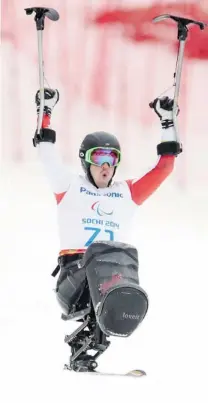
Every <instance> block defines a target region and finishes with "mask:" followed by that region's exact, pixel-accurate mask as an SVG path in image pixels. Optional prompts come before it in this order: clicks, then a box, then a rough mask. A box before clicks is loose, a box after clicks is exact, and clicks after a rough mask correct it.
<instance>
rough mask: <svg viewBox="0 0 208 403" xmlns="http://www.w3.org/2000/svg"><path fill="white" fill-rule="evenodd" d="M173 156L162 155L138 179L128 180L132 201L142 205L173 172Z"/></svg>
mask: <svg viewBox="0 0 208 403" xmlns="http://www.w3.org/2000/svg"><path fill="white" fill-rule="evenodd" d="M174 162H175V156H174V155H163V156H162V157H160V159H159V161H158V163H157V165H156V166H155V167H154V168H153V169H152V170H151V171H150V172H148V173H147V174H146V175H144V176H143V177H142V178H140V179H128V180H127V181H126V182H127V184H128V186H129V189H130V192H131V196H132V200H133V201H134V202H135V203H136V204H138V205H139V204H142V203H143V202H144V201H145V200H146V199H147V198H148V197H149V196H151V194H152V193H153V192H155V190H156V189H157V188H158V187H159V186H160V185H161V183H162V182H163V181H164V180H165V179H166V178H167V177H168V175H170V173H171V172H172V171H173V167H174Z"/></svg>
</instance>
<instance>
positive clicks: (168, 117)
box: [151, 97, 180, 129]
mask: <svg viewBox="0 0 208 403" xmlns="http://www.w3.org/2000/svg"><path fill="white" fill-rule="evenodd" d="M151 107H152V108H153V109H154V111H155V113H156V114H157V115H158V116H159V118H160V120H161V124H162V128H163V129H168V128H169V127H171V126H173V99H171V98H168V97H162V98H156V99H155V100H154V101H153V103H152V104H151ZM179 112H180V110H179V108H178V106H177V110H176V116H178V114H179Z"/></svg>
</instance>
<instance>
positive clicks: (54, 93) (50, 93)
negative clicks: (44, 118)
mask: <svg viewBox="0 0 208 403" xmlns="http://www.w3.org/2000/svg"><path fill="white" fill-rule="evenodd" d="M58 100H59V92H58V90H52V89H51V88H44V114H45V115H48V116H51V112H52V110H53V108H54V106H55V105H56V103H57V102H58ZM35 103H36V105H37V108H36V109H37V114H39V111H40V90H39V91H37V93H36V95H35Z"/></svg>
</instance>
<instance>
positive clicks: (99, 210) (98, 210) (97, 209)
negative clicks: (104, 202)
mask: <svg viewBox="0 0 208 403" xmlns="http://www.w3.org/2000/svg"><path fill="white" fill-rule="evenodd" d="M91 209H92V210H93V211H95V212H96V213H97V214H98V215H99V216H103V215H112V214H113V210H112V211H110V212H107V211H104V210H103V209H102V207H101V206H100V202H99V201H97V202H95V203H93V205H92V207H91Z"/></svg>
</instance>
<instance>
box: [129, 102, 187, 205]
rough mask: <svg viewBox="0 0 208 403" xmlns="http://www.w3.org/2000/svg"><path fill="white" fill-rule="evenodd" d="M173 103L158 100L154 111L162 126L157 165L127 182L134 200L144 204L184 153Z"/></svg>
mask: <svg viewBox="0 0 208 403" xmlns="http://www.w3.org/2000/svg"><path fill="white" fill-rule="evenodd" d="M172 107H173V101H172V100H171V99H169V98H168V97H165V98H162V99H157V100H156V102H154V110H155V112H156V113H157V115H158V116H159V118H160V120H161V124H162V139H161V143H160V144H158V146H157V153H158V155H160V159H159V162H158V163H157V165H156V166H155V167H154V168H153V169H152V170H151V171H149V172H148V173H147V174H146V175H144V176H143V177H142V178H140V179H128V180H127V181H126V182H127V184H128V186H129V189H130V191H131V195H132V200H133V201H134V202H135V203H136V204H138V205H140V204H142V203H143V202H144V201H145V200H146V199H147V198H148V197H149V196H151V194H152V193H153V192H155V190H157V189H158V187H159V186H160V185H161V184H162V182H163V181H164V180H165V179H166V178H167V177H168V176H169V175H170V173H171V172H172V171H173V168H174V162H175V157H176V156H177V155H178V154H179V153H181V152H182V148H181V145H180V144H179V143H178V142H177V139H176V132H175V128H174V125H173V116H172Z"/></svg>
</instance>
